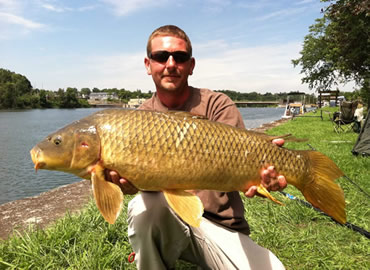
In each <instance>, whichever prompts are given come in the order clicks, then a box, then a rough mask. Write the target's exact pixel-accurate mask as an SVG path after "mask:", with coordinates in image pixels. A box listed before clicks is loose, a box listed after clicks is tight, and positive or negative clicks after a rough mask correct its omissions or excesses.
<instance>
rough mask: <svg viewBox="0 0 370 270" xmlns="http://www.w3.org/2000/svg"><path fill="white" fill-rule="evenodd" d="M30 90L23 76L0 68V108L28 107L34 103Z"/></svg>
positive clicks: (28, 83) (27, 81)
mask: <svg viewBox="0 0 370 270" xmlns="http://www.w3.org/2000/svg"><path fill="white" fill-rule="evenodd" d="M31 92H32V85H31V83H30V81H29V80H28V79H27V78H26V77H25V76H23V75H20V74H16V73H14V72H11V71H9V70H6V69H2V68H0V109H8V108H10V109H13V108H30V107H31V106H32V104H34V103H35V100H33V99H32V98H31V97H30V95H31ZM36 103H37V102H36Z"/></svg>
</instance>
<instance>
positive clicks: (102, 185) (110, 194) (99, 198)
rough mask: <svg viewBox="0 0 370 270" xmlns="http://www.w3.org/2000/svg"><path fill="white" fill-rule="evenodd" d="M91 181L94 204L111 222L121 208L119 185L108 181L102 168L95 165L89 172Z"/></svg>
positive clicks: (121, 197)
mask: <svg viewBox="0 0 370 270" xmlns="http://www.w3.org/2000/svg"><path fill="white" fill-rule="evenodd" d="M91 181H92V186H93V193H94V198H95V203H96V206H97V207H98V209H99V211H100V213H101V214H102V216H103V217H104V219H105V220H106V221H107V222H108V223H110V224H113V223H114V222H115V221H116V219H117V217H118V216H119V213H120V212H121V209H122V204H123V194H122V191H121V189H120V188H119V186H117V185H116V184H113V183H111V182H108V181H106V180H105V177H104V168H103V167H102V166H100V165H97V166H95V167H94V168H93V170H92V173H91Z"/></svg>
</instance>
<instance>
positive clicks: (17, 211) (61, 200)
mask: <svg viewBox="0 0 370 270" xmlns="http://www.w3.org/2000/svg"><path fill="white" fill-rule="evenodd" d="M286 121H287V120H286V119H281V120H278V121H275V122H272V123H268V124H264V125H262V126H261V127H259V128H255V129H253V130H255V131H259V132H264V131H266V130H267V129H270V128H272V127H275V126H278V125H280V124H281V123H283V122H286ZM91 196H92V190H91V182H90V181H87V180H83V181H81V182H77V183H73V184H70V185H66V186H61V187H58V188H56V189H53V190H50V191H47V192H44V193H41V194H40V195H39V196H36V197H31V198H25V199H22V200H17V201H12V202H9V203H5V204H2V205H0V239H6V238H7V237H8V236H9V235H10V234H11V233H12V232H13V230H14V229H16V230H17V231H19V232H22V231H23V230H24V229H26V228H28V227H29V226H30V225H31V224H33V225H36V226H39V227H40V228H45V227H46V226H48V225H50V224H52V223H53V222H54V221H55V220H57V219H59V218H61V217H63V216H64V215H65V214H66V213H67V212H69V213H75V212H78V211H79V210H80V209H81V208H82V207H83V206H84V205H85V204H86V203H87V202H88V201H89V199H90V198H91Z"/></svg>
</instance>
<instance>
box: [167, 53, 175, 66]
mask: <svg viewBox="0 0 370 270" xmlns="http://www.w3.org/2000/svg"><path fill="white" fill-rule="evenodd" d="M166 65H167V67H174V66H175V65H176V61H175V59H173V56H172V55H170V57H168V59H167V63H166Z"/></svg>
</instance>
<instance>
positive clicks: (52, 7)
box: [41, 4, 65, 12]
mask: <svg viewBox="0 0 370 270" xmlns="http://www.w3.org/2000/svg"><path fill="white" fill-rule="evenodd" d="M41 6H42V7H43V8H45V9H47V10H51V11H54V12H64V11H65V9H64V8H60V7H56V6H53V5H51V4H42V5H41Z"/></svg>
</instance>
